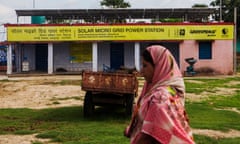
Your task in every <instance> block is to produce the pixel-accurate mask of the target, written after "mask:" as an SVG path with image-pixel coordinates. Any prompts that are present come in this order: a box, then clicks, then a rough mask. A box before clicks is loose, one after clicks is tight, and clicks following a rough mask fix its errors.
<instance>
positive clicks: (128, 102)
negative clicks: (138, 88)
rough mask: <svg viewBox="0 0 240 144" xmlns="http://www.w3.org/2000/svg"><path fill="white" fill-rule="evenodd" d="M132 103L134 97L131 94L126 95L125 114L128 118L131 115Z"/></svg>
mask: <svg viewBox="0 0 240 144" xmlns="http://www.w3.org/2000/svg"><path fill="white" fill-rule="evenodd" d="M133 102H134V95H133V94H128V95H126V114H127V115H130V116H131V115H132V110H133Z"/></svg>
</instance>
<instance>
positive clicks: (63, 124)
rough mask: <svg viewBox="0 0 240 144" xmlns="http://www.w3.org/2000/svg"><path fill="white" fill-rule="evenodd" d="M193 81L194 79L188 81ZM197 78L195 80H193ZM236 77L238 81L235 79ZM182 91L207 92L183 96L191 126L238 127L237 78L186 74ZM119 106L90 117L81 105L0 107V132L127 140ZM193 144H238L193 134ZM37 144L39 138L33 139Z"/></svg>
mask: <svg viewBox="0 0 240 144" xmlns="http://www.w3.org/2000/svg"><path fill="white" fill-rule="evenodd" d="M192 81H195V82H192ZM196 81H198V82H199V83H196ZM238 81H239V83H238ZM185 83H186V89H187V90H186V91H187V93H192V94H196V95H201V94H202V93H203V92H208V93H209V97H208V98H206V99H203V100H201V101H197V102H195V101H190V100H186V110H187V112H188V115H189V118H190V124H191V127H192V128H194V129H212V130H220V131H224V132H225V131H228V130H229V129H235V130H239V131H240V122H239V121H240V114H239V113H237V112H233V111H229V110H227V109H226V108H228V109H229V108H233V107H234V108H236V109H237V110H240V91H239V90H238V89H239V88H240V78H239V77H227V78H212V79H208V78H195V77H191V78H186V79H185ZM217 88H231V89H233V88H234V92H233V94H231V95H223V94H218V93H217V90H218V89H217ZM123 111H124V110H122V109H121V108H98V109H97V110H96V113H95V115H94V116H93V117H91V118H83V114H82V107H81V106H79V107H62V108H51V109H41V110H33V109H0V134H1V135H4V134H17V135H25V134H33V133H37V134H38V135H37V137H39V138H50V139H51V140H52V141H54V142H59V143H63V144H129V139H127V138H125V137H124V136H123V130H124V128H125V126H126V125H127V124H128V123H129V121H130V117H126V116H125V115H124V112H123ZM194 138H195V141H196V143H197V144H239V141H240V136H239V137H238V138H226V139H224V138H211V137H207V136H203V135H194ZM33 144H41V142H33Z"/></svg>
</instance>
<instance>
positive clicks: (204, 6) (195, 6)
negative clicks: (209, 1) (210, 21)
mask: <svg viewBox="0 0 240 144" xmlns="http://www.w3.org/2000/svg"><path fill="white" fill-rule="evenodd" d="M207 7H208V6H207V5H206V4H194V5H193V6H192V8H207Z"/></svg>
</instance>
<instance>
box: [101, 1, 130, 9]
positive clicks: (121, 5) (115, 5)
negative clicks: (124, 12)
mask: <svg viewBox="0 0 240 144" xmlns="http://www.w3.org/2000/svg"><path fill="white" fill-rule="evenodd" d="M100 4H101V6H106V7H109V8H127V7H131V5H130V3H129V2H124V0H102V1H101V2H100Z"/></svg>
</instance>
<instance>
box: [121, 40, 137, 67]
mask: <svg viewBox="0 0 240 144" xmlns="http://www.w3.org/2000/svg"><path fill="white" fill-rule="evenodd" d="M124 66H125V67H127V68H134V67H136V66H135V58H134V43H124Z"/></svg>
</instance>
